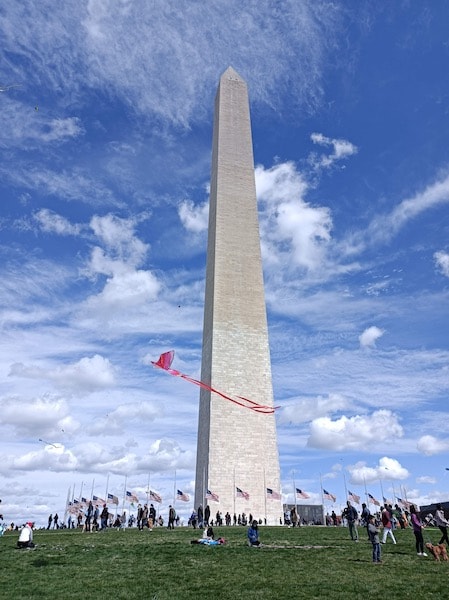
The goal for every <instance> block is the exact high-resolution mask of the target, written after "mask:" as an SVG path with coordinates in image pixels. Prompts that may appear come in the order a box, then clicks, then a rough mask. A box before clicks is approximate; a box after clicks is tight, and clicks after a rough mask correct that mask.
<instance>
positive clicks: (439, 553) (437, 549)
mask: <svg viewBox="0 0 449 600" xmlns="http://www.w3.org/2000/svg"><path fill="white" fill-rule="evenodd" d="M426 548H427V550H428V551H429V552H430V553H431V554H432V556H433V557H434V559H435V560H437V561H438V562H440V560H441V559H443V560H445V561H447V560H448V558H447V550H446V544H438V545H437V546H434V545H433V544H431V543H430V542H428V543H427V544H426Z"/></svg>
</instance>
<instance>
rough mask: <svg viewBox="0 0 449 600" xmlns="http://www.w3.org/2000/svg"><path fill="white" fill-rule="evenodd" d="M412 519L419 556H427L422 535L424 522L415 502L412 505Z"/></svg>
mask: <svg viewBox="0 0 449 600" xmlns="http://www.w3.org/2000/svg"><path fill="white" fill-rule="evenodd" d="M410 520H411V522H412V527H413V533H414V534H415V540H416V554H417V555H418V556H427V554H426V553H425V552H424V539H423V536H422V528H423V524H422V522H421V519H420V518H419V516H418V513H417V512H416V506H415V505H414V504H412V505H411V506H410Z"/></svg>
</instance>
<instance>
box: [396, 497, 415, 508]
mask: <svg viewBox="0 0 449 600" xmlns="http://www.w3.org/2000/svg"><path fill="white" fill-rule="evenodd" d="M396 500H397V501H398V503H399V504H400V505H401V506H403V507H404V508H406V509H407V510H408V509H409V508H410V506H411V505H410V502H407V500H403V499H402V498H398V497H397V496H396Z"/></svg>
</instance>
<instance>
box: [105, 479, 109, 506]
mask: <svg viewBox="0 0 449 600" xmlns="http://www.w3.org/2000/svg"><path fill="white" fill-rule="evenodd" d="M108 491H109V473H108V476H107V478H106V494H105V495H104V501H105V502H106V503H107V502H108Z"/></svg>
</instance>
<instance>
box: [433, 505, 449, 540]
mask: <svg viewBox="0 0 449 600" xmlns="http://www.w3.org/2000/svg"><path fill="white" fill-rule="evenodd" d="M434 519H435V523H436V525H437V527H438V528H439V530H440V531H441V533H442V534H443V537H442V538H441V540H440V541H439V543H440V544H442V543H443V542H446V544H447V545H448V546H449V539H448V538H447V528H448V526H449V523H448V521H447V519H446V518H445V516H444V510H443V507H442V506H441V504H437V509H436V511H435V517H434Z"/></svg>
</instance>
